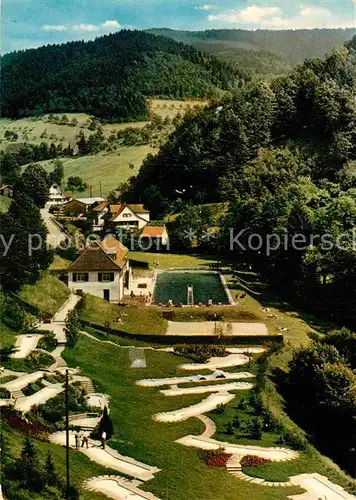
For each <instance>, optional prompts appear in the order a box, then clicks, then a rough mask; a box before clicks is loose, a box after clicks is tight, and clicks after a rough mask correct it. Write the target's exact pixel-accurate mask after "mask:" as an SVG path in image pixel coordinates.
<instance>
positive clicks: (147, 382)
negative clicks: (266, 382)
mask: <svg viewBox="0 0 356 500" xmlns="http://www.w3.org/2000/svg"><path fill="white" fill-rule="evenodd" d="M254 377H255V376H254V375H253V374H252V373H249V372H240V373H229V372H224V371H222V370H216V371H215V372H214V373H212V374H211V375H191V376H189V377H171V378H147V379H142V380H137V381H136V385H139V386H142V387H160V386H163V385H175V384H183V383H189V382H194V383H196V384H197V383H200V382H205V381H214V380H224V379H227V380H239V379H242V378H254Z"/></svg>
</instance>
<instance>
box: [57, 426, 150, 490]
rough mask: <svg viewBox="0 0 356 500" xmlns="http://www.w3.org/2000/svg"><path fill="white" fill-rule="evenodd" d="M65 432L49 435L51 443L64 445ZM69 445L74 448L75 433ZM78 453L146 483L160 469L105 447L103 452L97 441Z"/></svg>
mask: <svg viewBox="0 0 356 500" xmlns="http://www.w3.org/2000/svg"><path fill="white" fill-rule="evenodd" d="M65 439H66V436H65V432H64V431H63V432H56V433H54V434H51V436H50V440H51V441H52V442H53V443H56V444H60V445H63V446H64V445H65ZM69 443H70V446H72V447H73V448H74V447H75V433H74V432H71V433H70V435H69ZM79 451H81V452H82V453H84V454H85V455H87V457H89V458H90V460H93V461H94V462H96V463H98V464H100V465H103V466H104V467H108V468H109V469H114V470H117V471H118V472H121V473H122V474H126V475H127V476H132V477H135V478H137V479H140V480H141V481H148V480H150V479H153V478H154V474H155V473H156V472H159V470H160V469H158V468H157V467H151V466H150V465H147V464H144V463H142V462H138V461H137V460H135V459H133V458H130V457H125V456H123V455H120V453H118V452H117V451H115V450H114V449H112V448H110V447H109V446H106V447H105V450H103V449H102V448H101V445H100V442H99V441H93V440H89V448H88V449H87V448H84V447H83V448H82V447H80V448H79Z"/></svg>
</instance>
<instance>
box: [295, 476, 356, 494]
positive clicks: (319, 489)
mask: <svg viewBox="0 0 356 500" xmlns="http://www.w3.org/2000/svg"><path fill="white" fill-rule="evenodd" d="M289 480H290V482H291V484H292V485H293V486H300V487H301V488H303V489H304V490H307V493H303V494H302V495H292V496H289V497H288V498H290V499H291V500H320V499H323V500H324V499H327V500H355V498H356V497H355V496H354V495H350V493H347V492H346V491H345V490H344V489H343V488H342V487H341V486H339V485H337V484H334V483H332V482H331V481H329V479H328V478H327V477H325V476H321V475H320V474H316V473H315V474H299V476H293V477H291V478H290V479H289Z"/></svg>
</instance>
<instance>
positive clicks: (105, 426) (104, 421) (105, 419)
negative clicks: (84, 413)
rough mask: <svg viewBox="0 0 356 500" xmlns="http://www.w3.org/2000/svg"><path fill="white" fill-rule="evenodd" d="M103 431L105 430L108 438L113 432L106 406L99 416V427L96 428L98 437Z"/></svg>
mask: <svg viewBox="0 0 356 500" xmlns="http://www.w3.org/2000/svg"><path fill="white" fill-rule="evenodd" d="M103 432H106V438H107V439H110V438H111V436H112V435H113V434H114V426H113V424H112V422H111V419H110V417H109V413H108V409H107V407H106V406H105V408H104V412H103V416H102V417H101V420H100V422H99V428H98V433H99V437H100V436H101V435H102V433H103Z"/></svg>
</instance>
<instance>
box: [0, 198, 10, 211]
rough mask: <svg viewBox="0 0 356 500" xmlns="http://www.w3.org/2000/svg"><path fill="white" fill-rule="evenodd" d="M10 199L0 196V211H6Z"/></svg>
mask: <svg viewBox="0 0 356 500" xmlns="http://www.w3.org/2000/svg"><path fill="white" fill-rule="evenodd" d="M11 201H12V200H11V198H7V197H6V196H0V213H5V212H7V211H8V209H9V206H10V204H11Z"/></svg>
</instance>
